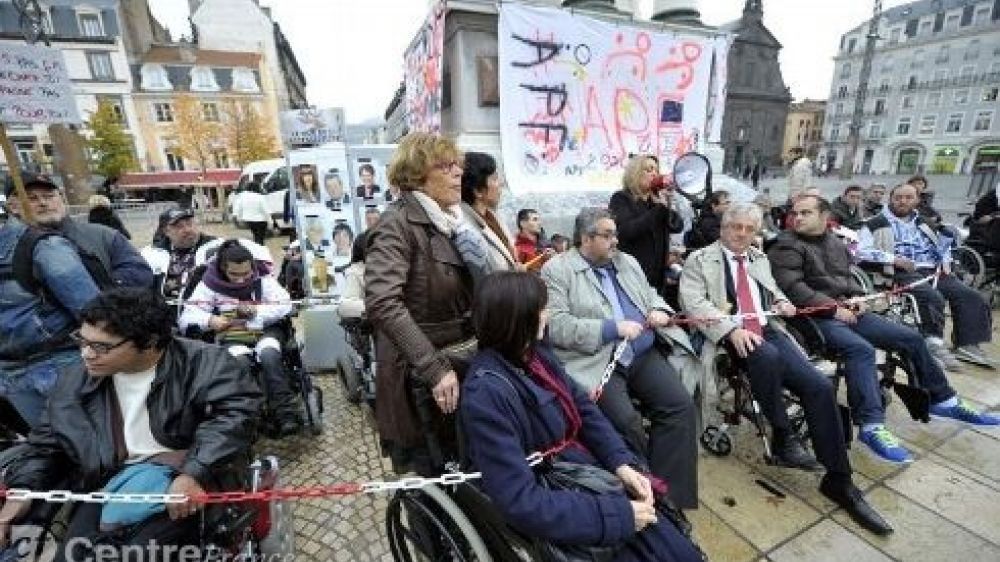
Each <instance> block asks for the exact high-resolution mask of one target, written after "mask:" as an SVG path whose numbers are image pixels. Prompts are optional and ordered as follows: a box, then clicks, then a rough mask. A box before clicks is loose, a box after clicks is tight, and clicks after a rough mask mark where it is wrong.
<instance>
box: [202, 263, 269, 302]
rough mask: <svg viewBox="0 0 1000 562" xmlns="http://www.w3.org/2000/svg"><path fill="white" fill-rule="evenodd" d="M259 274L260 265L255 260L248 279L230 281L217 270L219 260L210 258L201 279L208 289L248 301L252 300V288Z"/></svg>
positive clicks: (241, 300)
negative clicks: (251, 273) (237, 281)
mask: <svg viewBox="0 0 1000 562" xmlns="http://www.w3.org/2000/svg"><path fill="white" fill-rule="evenodd" d="M260 276H261V267H260V266H259V265H258V264H257V262H254V268H253V275H251V276H250V279H249V280H247V282H246V283H240V284H236V283H232V282H230V281H229V280H228V279H225V278H224V277H223V276H222V273H221V272H220V271H219V262H218V261H217V260H215V259H212V260H210V261H209V262H208V266H207V267H205V276H204V277H202V279H201V280H202V281H203V282H204V283H205V285H207V286H208V288H209V289H211V290H213V291H215V292H216V293H219V294H220V295H222V296H224V297H229V298H231V299H236V300H238V301H240V302H250V301H252V300H254V298H253V288H254V284H256V282H257V280H258V279H260Z"/></svg>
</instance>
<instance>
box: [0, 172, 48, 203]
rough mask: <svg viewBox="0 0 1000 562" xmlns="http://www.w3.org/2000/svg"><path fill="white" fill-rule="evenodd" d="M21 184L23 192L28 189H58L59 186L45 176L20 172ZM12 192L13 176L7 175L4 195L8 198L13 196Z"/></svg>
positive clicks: (13, 188)
mask: <svg viewBox="0 0 1000 562" xmlns="http://www.w3.org/2000/svg"><path fill="white" fill-rule="evenodd" d="M21 183H22V184H24V189H25V191H27V190H29V189H59V186H58V185H56V184H55V182H53V181H52V178H50V177H49V176H47V175H45V174H32V173H30V172H21ZM14 190H15V187H14V176H12V175H10V174H7V181H6V182H5V183H4V190H3V191H4V195H6V196H7V197H8V198H10V196H11V195H13V194H14Z"/></svg>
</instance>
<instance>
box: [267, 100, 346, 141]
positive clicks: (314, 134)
mask: <svg viewBox="0 0 1000 562" xmlns="http://www.w3.org/2000/svg"><path fill="white" fill-rule="evenodd" d="M281 134H282V136H283V137H284V139H283V140H284V141H285V144H287V145H291V146H303V145H317V144H324V143H328V142H336V141H341V140H344V110H343V109H342V108H339V107H331V108H326V109H315V108H311V109H292V110H289V111H283V112H281Z"/></svg>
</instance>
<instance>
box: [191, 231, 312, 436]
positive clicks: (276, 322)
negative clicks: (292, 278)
mask: <svg viewBox="0 0 1000 562" xmlns="http://www.w3.org/2000/svg"><path fill="white" fill-rule="evenodd" d="M291 313H292V306H291V302H290V298H289V295H288V291H286V290H285V289H284V288H283V287H282V286H281V285H280V284H278V281H277V280H276V279H275V278H274V277H272V276H271V275H270V274H269V272H268V271H267V268H266V266H265V265H264V264H262V263H260V262H257V261H255V260H254V257H253V254H252V253H251V252H250V250H248V249H247V248H246V247H244V246H243V245H242V244H241V243H240V241H239V240H227V241H225V242H223V243H222V245H221V246H219V250H218V252H217V253H216V256H215V258H213V259H211V260H209V261H208V263H207V264H206V267H205V272H204V275H203V276H202V277H201V280H200V281H199V282H198V285H197V286H196V287H195V289H194V291H193V292H192V293H191V296H190V297H189V298H188V299H187V301H186V303H185V305H184V310H183V312H181V316H180V318H179V319H178V324H179V326H180V329H181V331H182V333H186V334H189V335H202V336H204V335H205V334H211V335H214V337H215V339H216V341H217V342H218V343H220V344H222V345H225V346H227V347H229V346H233V347H234V348H251V347H252V348H253V351H254V355H255V357H256V359H257V361H258V362H259V364H260V367H261V371H262V374H263V379H264V380H263V382H264V389H265V391H266V396H267V401H268V405H269V407H270V410H271V411H272V412H273V413H274V416H275V418H276V421H277V424H278V432H279V433H280V434H281V435H290V434H293V433H296V432H298V431H299V430H300V429H301V426H302V418H303V416H302V413H301V407H300V405H299V401H298V397H297V395H296V394H295V393H294V392H292V390H291V387H290V385H289V383H288V376H287V374H286V372H285V364H284V360H283V353H282V350H283V349H284V346H285V345H286V343H287V341H286V340H287V339H288V338H289V337H290V333H289V332H290V330H289V329H288V318H289V316H290V315H291ZM233 351H236V349H234V350H233ZM237 353H238V352H237Z"/></svg>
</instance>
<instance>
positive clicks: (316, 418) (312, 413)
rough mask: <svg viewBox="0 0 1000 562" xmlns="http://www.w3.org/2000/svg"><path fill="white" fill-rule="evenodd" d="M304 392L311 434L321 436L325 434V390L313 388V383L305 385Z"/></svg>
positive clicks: (307, 421)
mask: <svg viewBox="0 0 1000 562" xmlns="http://www.w3.org/2000/svg"><path fill="white" fill-rule="evenodd" d="M302 390H303V392H302V398H303V402H304V403H305V410H306V423H308V424H309V433H312V434H313V435H320V434H321V433H323V390H322V389H321V388H319V387H316V386H313V385H312V382H311V381H310V382H309V383H308V384H304V385H303V387H302Z"/></svg>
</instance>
